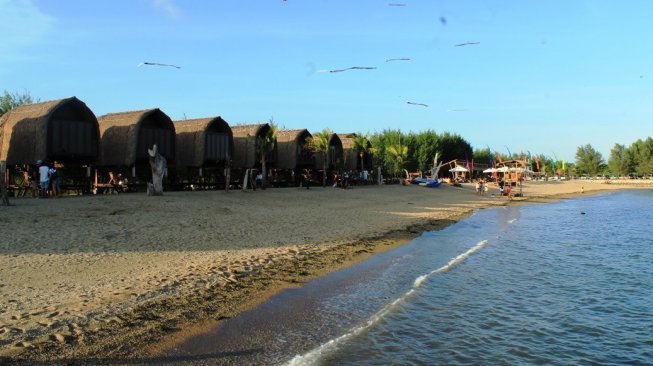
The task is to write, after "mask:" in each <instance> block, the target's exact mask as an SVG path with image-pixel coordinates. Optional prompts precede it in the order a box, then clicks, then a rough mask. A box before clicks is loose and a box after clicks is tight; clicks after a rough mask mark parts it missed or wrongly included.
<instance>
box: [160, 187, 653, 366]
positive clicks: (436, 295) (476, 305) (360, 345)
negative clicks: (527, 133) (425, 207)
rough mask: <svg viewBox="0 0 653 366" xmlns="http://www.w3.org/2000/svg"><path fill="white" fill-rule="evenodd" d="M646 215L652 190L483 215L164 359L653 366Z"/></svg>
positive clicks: (650, 242) (284, 297) (652, 218)
mask: <svg viewBox="0 0 653 366" xmlns="http://www.w3.org/2000/svg"><path fill="white" fill-rule="evenodd" d="M651 207H653V192H652V191H629V192H619V193H614V194H607V195H600V196H591V197H583V198H579V199H571V200H565V201H561V202H557V203H552V204H546V205H533V206H520V207H506V208H497V209H488V210H482V211H480V212H478V213H476V214H475V215H473V216H472V217H470V218H468V219H465V220H463V221H461V222H459V223H457V224H455V225H452V226H450V227H448V228H446V229H444V230H442V231H438V232H429V233H425V234H424V235H422V236H421V237H419V238H417V239H415V240H414V241H412V242H411V243H410V244H408V245H406V246H404V247H402V248H399V249H397V250H395V251H392V252H389V253H384V254H382V255H379V256H376V257H375V258H373V259H371V260H370V261H367V262H365V263H363V264H361V265H359V266H355V267H352V268H349V269H346V270H343V271H340V272H338V273H336V274H334V275H331V276H327V277H325V278H322V279H320V280H317V281H314V282H312V283H310V284H308V285H306V286H304V287H303V288H302V289H296V290H289V291H285V292H284V293H283V294H281V295H280V296H278V297H276V298H274V299H272V300H271V301H269V302H267V303H266V304H264V305H263V306H261V307H260V308H258V309H255V310H254V311H252V312H248V313H246V314H243V316H242V317H238V318H234V319H232V320H230V321H228V322H225V324H224V325H223V326H221V327H220V328H219V329H216V330H214V331H213V332H212V333H209V334H207V335H204V336H201V337H197V338H195V339H193V340H190V341H189V342H188V343H186V344H184V345H180V346H179V347H178V348H177V349H176V351H175V352H176V353H174V354H175V355H177V356H175V357H174V358H172V359H174V360H175V361H177V363H179V362H181V361H184V360H185V361H188V362H190V363H193V364H198V363H200V364H201V363H206V364H234V365H236V364H253V363H254V364H285V363H289V364H292V365H360V364H365V365H392V364H395V365H434V364H435V365H438V364H441V365H467V364H487V365H489V364H511V365H517V364H547V365H550V364H553V365H567V364H575V365H578V364H586V365H594V364H597V365H598V364H601V365H603V364H615V365H623V364H631V365H646V364H653V227H652V225H651V224H652V223H653V210H652V209H651ZM181 355H186V356H191V357H192V355H195V356H197V355H204V356H205V357H203V358H201V359H199V361H198V359H197V358H195V359H191V358H188V359H185V358H184V357H180V356H181ZM172 359H170V358H169V360H172Z"/></svg>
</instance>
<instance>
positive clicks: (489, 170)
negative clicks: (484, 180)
mask: <svg viewBox="0 0 653 366" xmlns="http://www.w3.org/2000/svg"><path fill="white" fill-rule="evenodd" d="M496 172H497V170H496V169H494V168H487V169H485V170H484V171H483V173H496Z"/></svg>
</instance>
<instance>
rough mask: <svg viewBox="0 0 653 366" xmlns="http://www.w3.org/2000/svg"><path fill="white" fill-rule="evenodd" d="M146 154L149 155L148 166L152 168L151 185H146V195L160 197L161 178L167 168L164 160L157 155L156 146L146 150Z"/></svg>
mask: <svg viewBox="0 0 653 366" xmlns="http://www.w3.org/2000/svg"><path fill="white" fill-rule="evenodd" d="M147 153H148V154H149V155H150V166H151V167H152V183H148V184H147V195H148V196H162V195H163V176H164V174H165V172H166V168H167V162H166V158H165V157H163V156H162V155H161V154H160V153H159V151H158V149H157V147H156V144H155V145H154V146H153V147H152V149H151V150H150V149H147Z"/></svg>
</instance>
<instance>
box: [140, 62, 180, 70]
mask: <svg viewBox="0 0 653 366" xmlns="http://www.w3.org/2000/svg"><path fill="white" fill-rule="evenodd" d="M143 65H145V66H169V67H175V68H177V69H181V66H177V65H171V64H161V63H158V62H141V63H140V64H138V67H141V66H143Z"/></svg>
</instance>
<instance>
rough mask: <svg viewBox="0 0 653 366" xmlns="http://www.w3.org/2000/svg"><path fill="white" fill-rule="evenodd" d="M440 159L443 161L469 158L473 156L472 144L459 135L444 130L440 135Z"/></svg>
mask: <svg viewBox="0 0 653 366" xmlns="http://www.w3.org/2000/svg"><path fill="white" fill-rule="evenodd" d="M440 146H441V147H442V154H441V155H442V161H444V162H445V163H446V162H448V161H451V160H454V159H469V158H471V157H472V156H473V154H474V152H473V151H472V145H470V144H469V142H467V141H466V140H465V139H463V138H462V137H460V135H457V134H452V133H449V132H444V133H443V134H441V135H440Z"/></svg>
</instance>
